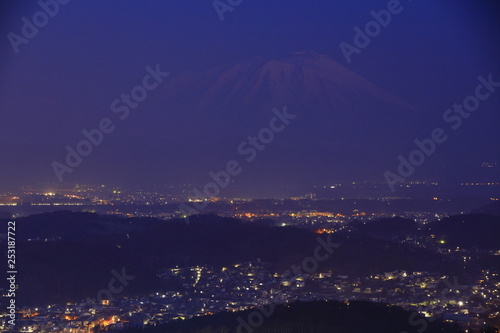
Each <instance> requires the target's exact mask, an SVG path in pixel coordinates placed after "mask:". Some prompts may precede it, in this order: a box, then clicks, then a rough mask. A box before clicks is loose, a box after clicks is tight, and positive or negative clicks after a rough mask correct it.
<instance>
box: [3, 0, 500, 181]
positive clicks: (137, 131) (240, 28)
mask: <svg viewBox="0 0 500 333" xmlns="http://www.w3.org/2000/svg"><path fill="white" fill-rule="evenodd" d="M401 4H402V5H403V7H404V10H403V11H402V12H401V13H400V14H398V15H396V16H394V17H393V18H392V22H391V24H390V25H389V26H388V27H387V28H384V29H383V30H382V32H381V33H380V35H379V36H377V37H375V38H374V40H373V41H372V42H371V44H370V45H369V46H368V47H367V48H365V49H363V50H362V52H361V54H359V55H354V56H353V62H352V63H351V64H347V63H346V62H345V60H344V59H343V56H342V54H341V51H340V49H339V43H340V42H342V41H345V42H349V43H352V39H353V36H354V31H353V28H354V26H357V25H358V26H363V25H364V24H366V23H367V22H368V21H370V20H372V17H371V16H370V14H369V12H370V11H371V10H377V11H378V10H381V9H384V8H385V7H386V5H387V1H385V0H383V1H380V0H375V1H374V0H370V1H324V0H316V1H294V0H276V1H264V0H252V1H250V0H245V1H243V2H242V4H241V5H239V6H237V7H236V8H235V10H234V11H233V12H228V13H226V14H225V20H224V22H221V21H220V20H219V18H218V16H217V14H216V12H215V10H214V8H213V6H212V2H211V1H209V0H203V1H201V0H193V1H170V0H168V1H159V0H158V1H123V0H120V1H119V0H116V1H97V0H85V1H81V0H80V1H78V0H72V1H70V2H69V3H68V4H66V5H61V7H60V8H59V13H58V14H57V15H56V16H55V17H53V18H50V19H49V23H48V24H47V25H46V26H45V27H42V28H40V29H39V32H38V34H37V35H36V36H35V37H34V38H33V39H31V40H30V41H29V43H28V44H21V45H20V47H19V48H20V52H19V53H18V54H15V53H14V52H13V49H12V47H11V45H10V43H9V41H8V39H7V37H6V36H7V34H8V33H9V32H15V33H18V34H19V33H20V30H21V24H22V22H21V18H22V17H23V16H26V17H28V18H30V19H31V17H32V15H33V14H34V13H35V12H36V11H38V10H39V7H38V5H37V4H36V2H35V1H22V2H18V1H4V2H3V3H2V5H1V7H2V8H1V14H0V15H1V16H0V18H1V20H0V35H1V36H2V38H1V42H0V45H1V46H0V60H1V61H0V117H1V118H0V119H1V121H0V147H1V151H2V160H0V171H1V172H0V186H2V185H4V186H12V185H23V184H26V183H37V182H54V181H56V179H55V177H54V174H53V172H52V169H51V167H50V163H51V162H52V161H53V160H55V159H62V158H63V157H64V147H65V145H67V144H70V145H74V144H75V143H76V142H78V140H80V139H81V134H80V131H81V130H82V129H83V128H86V127H95V124H97V123H98V121H99V120H100V119H101V118H102V117H105V116H106V115H108V114H109V113H110V110H109V104H110V102H111V101H112V100H114V99H115V98H116V97H118V96H119V95H120V94H121V93H122V92H128V91H130V89H131V88H132V87H133V86H135V85H137V83H139V82H140V80H141V78H142V77H143V76H144V73H145V72H144V67H145V66H147V65H151V66H154V65H155V64H161V68H162V69H163V70H165V71H168V72H171V73H172V75H175V74H178V73H182V72H185V71H188V70H202V69H206V68H210V67H212V66H215V65H219V64H223V63H229V62H238V61H242V60H244V59H246V58H249V57H253V56H260V57H264V58H273V57H278V56H281V55H284V54H287V53H289V52H293V51H299V50H314V51H316V52H319V53H322V54H326V55H329V56H331V57H332V58H334V59H335V60H337V61H338V62H339V63H340V64H342V65H344V66H346V67H347V68H349V69H350V70H352V71H353V72H355V73H358V74H360V75H361V76H363V77H365V78H367V79H368V80H370V81H372V82H374V83H376V84H377V85H379V86H381V87H382V88H384V89H386V90H388V91H390V92H391V93H393V94H394V95H396V96H399V97H400V98H402V99H405V100H406V101H408V102H409V103H410V104H412V105H414V106H415V107H417V108H418V109H419V110H421V112H422V120H423V124H424V125H423V126H422V128H421V133H422V136H424V135H427V133H428V132H429V131H430V130H431V129H432V128H434V127H435V126H437V125H438V124H440V122H442V120H441V115H442V113H443V112H444V110H445V109H446V108H448V107H449V106H451V105H452V104H453V103H455V102H461V101H462V100H463V98H464V97H465V96H467V95H469V94H470V93H471V92H472V91H473V89H474V88H475V86H476V77H477V76H478V75H480V74H482V75H487V74H489V73H493V76H494V77H497V78H499V80H500V66H499V62H498V54H499V51H500V43H499V38H498V30H499V29H498V26H499V24H498V23H497V21H498V16H499V15H498V14H499V11H498V8H497V7H496V5H495V1H451V0H450V1H444V0H443V1H431V0H418V1H415V0H414V1H408V0H403V1H402V2H401ZM499 100H500V92H499V93H498V94H497V95H494V96H493V97H492V98H491V99H490V100H488V101H486V102H485V103H484V105H482V106H481V109H480V111H478V112H481V113H478V116H477V117H473V118H471V119H470V121H469V122H468V123H467V126H464V128H463V129H461V130H460V132H459V133H457V135H456V137H455V138H453V141H450V142H447V143H446V145H447V146H446V148H443V149H446V150H449V152H455V155H454V156H455V158H458V157H459V156H461V155H465V156H463V158H464V159H466V158H467V154H470V152H475V153H477V154H478V155H479V156H476V157H475V158H478V159H479V158H480V157H481V156H484V158H485V159H486V160H494V159H495V158H497V160H498V155H499V153H500V149H498V139H499V137H498V135H497V134H495V132H496V129H497V128H498V124H499V121H498V120H499V113H498V105H499ZM160 103H161V98H159V96H155V92H152V93H151V94H150V96H149V97H148V99H147V100H146V101H145V102H144V103H143V104H141V106H140V107H139V109H137V111H135V113H136V114H135V115H133V117H137V118H133V117H132V116H131V118H130V120H129V121H126V122H123V123H120V124H119V128H117V130H116V132H115V133H113V134H111V136H110V137H109V140H106V142H105V144H103V145H102V146H100V147H98V148H97V149H96V151H95V152H94V153H93V154H92V155H91V156H89V157H88V160H87V161H85V162H84V164H82V165H81V166H80V167H79V168H78V169H77V170H75V172H74V173H73V174H72V175H71V176H70V177H68V181H70V182H76V181H88V182H106V181H110V182H114V183H122V182H123V183H125V182H130V183H141V182H167V183H168V182H174V181H177V182H179V181H199V182H201V184H203V182H204V180H203V179H204V178H203V177H206V173H207V172H208V171H210V168H216V167H217V165H224V163H225V162H226V161H227V160H229V159H231V158H232V157H231V156H228V155H227V154H228V152H229V153H230V152H231V149H233V148H234V146H235V144H237V143H238V142H239V141H241V140H242V139H244V138H245V136H246V134H247V133H244V134H242V137H241V139H239V141H238V139H237V138H235V139H234V140H236V141H231V142H229V143H228V148H224V149H216V148H213V150H210V149H208V151H206V149H205V151H204V152H202V153H199V154H197V151H196V149H194V150H193V152H192V153H186V154H177V153H176V154H177V155H176V154H174V156H178V158H179V159H182V161H176V160H172V156H170V155H168V154H166V153H164V152H162V151H158V149H157V147H153V146H154V143H151V142H149V143H151V145H152V147H153V148H151V147H149V148H148V149H149V150H148V149H145V150H146V151H148V152H151V154H156V155H157V156H156V157H153V156H151V160H146V159H145V158H144V157H141V158H137V156H128V155H127V152H129V151H134V149H138V150H141V149H142V148H141V145H143V144H146V145H147V144H148V141H147V140H148V139H147V138H148V135H149V134H150V133H151V132H155V131H162V130H163V128H164V127H163V124H157V125H156V127H153V128H151V127H147V126H146V125H145V124H144V123H141V122H140V121H139V120H140V119H139V117H141V116H142V115H147V112H148V111H150V112H157V111H158V109H159V108H161V104H160ZM175 117H179V118H182V117H183V114H178V115H174V118H175ZM193 121H196V120H193ZM222 125H223V124H222ZM253 130H254V128H252V129H250V128H249V132H251V131H253ZM300 135H303V136H307V135H308V134H307V133H300ZM382 135H383V134H382ZM141 138H144V140H145V141H144V142H142V141H141ZM221 139H223V138H221ZM120 143H122V145H121V144H120ZM281 144H285V143H284V142H282V143H281ZM411 144H412V143H411V142H408V149H409V150H411V149H412V148H411V147H412V146H411ZM124 145H127V146H124ZM134 145H136V146H137V147H134ZM129 148H130V150H129ZM163 148H165V149H166V150H169V151H176V149H179V148H178V147H177V148H176V147H163ZM186 149H187V150H189V149H190V148H189V147H184V148H182V149H181V150H183V151H185V150H186ZM233 152H234V149H233ZM401 153H404V151H403V152H401ZM203 154H206V155H207V156H210V158H207V160H206V163H208V166H206V165H203V164H204V161H205V159H201V160H200V156H205V155H203ZM269 154H272V151H271V152H270V153H269ZM481 154H482V155H481ZM167 155H168V161H166V160H164V159H162V157H161V156H167ZM443 156H444V155H443ZM446 156H448V155H446ZM165 158H167V157H165ZM383 158H386V159H388V160H389V159H392V160H393V161H388V162H387V168H391V167H393V166H394V164H395V158H396V156H394V155H393V154H392V155H388V156H384V157H383ZM158 161H160V162H158ZM456 161H459V159H457V160H454V161H453V163H456ZM498 162H500V161H498ZM210 163H213V164H210ZM259 163H264V164H265V163H266V162H265V156H264V157H263V158H262V161H259ZM433 163H436V164H433ZM437 163H440V162H438V159H436V160H435V161H434V162H433V161H429V162H428V164H427V166H426V168H428V169H429V171H428V173H426V174H425V175H424V174H422V175H420V176H421V177H431V176H432V169H433V168H434V169H436V168H438V167H439V164H437ZM176 165H182V167H179V166H176ZM186 165H189V166H190V167H189V168H187V169H186V168H185V166H186ZM179 168H181V169H186V170H189V172H188V174H189V175H188V176H187V175H186V174H185V173H179V174H178V173H177V172H178V171H179V170H178V169H179ZM252 168H254V169H255V170H254V172H256V173H257V174H255V173H254V174H252V173H251V172H248V173H246V174H245V178H247V180H248V181H253V180H255V178H256V177H260V176H259V171H258V165H257V164H256V165H255V166H252ZM457 168H458V169H460V166H459V165H457ZM249 170H250V169H249ZM497 170H498V169H497ZM377 172H378V171H377ZM378 174H380V172H378ZM465 174H466V171H464V172H463V173H462V175H461V176H458V178H456V179H454V180H453V181H457V180H459V179H464V177H463V176H464V175H465ZM441 176H442V175H441ZM489 176H490V175H488V177H489ZM492 176H495V175H492ZM496 176H498V171H496ZM263 177H264V178H266V176H263ZM267 177H268V178H269V179H271V178H273V177H274V175H273V174H272V173H269V174H268V175H267ZM460 177H462V178H460ZM333 178H334V177H331V176H329V175H323V176H322V177H319V178H318V179H317V181H318V182H321V181H325V182H326V181H328V180H330V179H331V180H334V179H333ZM351 178H353V179H354V178H356V177H355V175H352V177H351ZM478 178H481V177H478ZM346 180H349V179H346ZM372 180H375V179H372ZM281 181H286V180H281ZM294 181H295V180H294V179H290V182H291V183H293V182H294Z"/></svg>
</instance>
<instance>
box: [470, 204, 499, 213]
mask: <svg viewBox="0 0 500 333" xmlns="http://www.w3.org/2000/svg"><path fill="white" fill-rule="evenodd" d="M472 213H473V214H489V215H496V216H500V201H493V202H490V203H489V204H487V205H486V206H484V207H481V208H477V209H474V210H473V211H472Z"/></svg>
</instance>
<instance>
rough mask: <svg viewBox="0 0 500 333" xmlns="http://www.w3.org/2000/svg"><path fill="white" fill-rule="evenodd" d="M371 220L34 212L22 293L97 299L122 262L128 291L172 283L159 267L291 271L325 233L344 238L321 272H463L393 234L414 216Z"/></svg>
mask: <svg viewBox="0 0 500 333" xmlns="http://www.w3.org/2000/svg"><path fill="white" fill-rule="evenodd" d="M371 223H373V225H372V224H371ZM371 223H370V224H366V225H363V226H362V227H361V229H360V230H357V231H354V232H340V233H336V234H332V235H318V234H315V233H312V232H309V231H307V230H303V229H298V228H292V227H286V228H282V227H270V226H266V225H258V224H255V223H243V222H242V221H239V220H236V219H230V218H222V217H218V216H215V215H203V216H195V217H192V218H191V222H190V223H189V224H187V223H185V221H183V220H170V221H159V220H154V219H124V218H117V217H110V216H100V215H97V214H88V213H70V212H58V213H51V214H40V215H34V216H30V217H27V218H24V219H20V220H19V222H18V223H17V233H18V234H19V235H21V238H20V239H28V238H32V239H33V238H36V236H37V235H39V234H42V237H40V240H37V241H33V240H32V241H19V242H18V244H17V252H18V261H19V262H20V263H22V267H23V269H22V271H21V272H20V273H19V283H20V285H23V288H20V289H19V292H18V299H19V301H20V302H22V303H23V304H26V305H28V304H41V303H43V304H45V303H55V302H61V301H69V300H79V299H83V298H86V297H95V296H96V293H97V292H98V291H99V290H101V289H103V288H107V283H108V282H109V280H110V279H111V278H112V277H113V275H112V274H111V271H112V270H113V269H115V270H117V271H120V270H121V269H122V267H125V269H126V272H127V274H129V275H134V276H137V278H136V279H135V280H134V281H133V283H131V284H130V286H129V287H127V288H126V289H125V291H124V292H123V294H122V295H123V296H125V295H140V294H144V293H149V292H152V291H154V290H157V289H158V288H167V287H168V286H166V285H165V283H166V282H165V281H163V280H160V278H159V277H158V276H157V273H158V272H159V271H161V270H163V269H166V268H169V267H173V266H176V265H178V266H181V267H186V266H193V265H207V264H208V265H213V266H216V267H220V266H226V265H230V264H235V263H241V262H243V261H251V260H256V259H257V258H260V259H261V260H262V261H264V262H267V263H270V264H271V265H272V267H273V269H275V270H276V271H285V270H287V269H289V268H290V267H291V266H293V265H297V263H300V262H302V260H303V259H304V258H306V257H309V256H312V255H313V253H314V249H315V248H316V246H318V238H321V239H322V240H323V241H324V242H327V243H328V242H332V243H338V244H340V246H339V247H338V248H336V249H335V251H334V253H333V254H332V255H331V256H330V257H329V258H328V259H327V260H325V261H323V262H321V263H320V266H319V269H320V270H322V271H329V270H330V271H332V270H333V271H335V272H336V274H344V275H350V276H367V275H371V274H374V273H382V272H387V271H394V270H398V269H404V270H409V271H434V272H443V273H446V274H453V275H457V274H458V273H459V272H460V271H461V269H460V265H459V264H458V263H456V262H454V261H452V260H450V259H449V258H448V257H445V256H444V255H441V254H438V253H436V252H435V251H434V252H433V251H431V250H428V249H424V248H422V247H418V246H413V245H410V244H406V243H401V242H399V241H397V240H392V239H391V238H392V236H391V234H390V232H391V231H390V229H391V228H394V232H395V233H396V234H398V233H400V232H403V231H404V232H407V231H410V230H412V229H413V228H414V227H413V225H412V223H411V221H410V222H408V221H405V220H401V219H396V220H394V221H392V220H390V219H389V220H385V221H381V222H371ZM87 225H88V226H89V227H88V228H87ZM379 226H384V228H386V229H387V232H388V233H389V234H388V235H387V236H388V237H387V238H385V239H384V238H381V237H378V236H377V235H375V236H374V233H373V232H372V231H373V230H375V229H377V228H378V227H379ZM363 229H366V230H363ZM368 231H369V232H368ZM58 237H61V240H59V239H58ZM45 238H47V239H48V241H45ZM51 239H52V241H51ZM54 239H55V240H54ZM328 239H330V240H328ZM1 265H5V263H3V262H2V264H1Z"/></svg>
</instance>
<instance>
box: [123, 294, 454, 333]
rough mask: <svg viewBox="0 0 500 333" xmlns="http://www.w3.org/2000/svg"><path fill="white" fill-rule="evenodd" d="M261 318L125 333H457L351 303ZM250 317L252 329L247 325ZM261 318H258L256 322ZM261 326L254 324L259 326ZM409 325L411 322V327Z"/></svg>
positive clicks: (212, 319)
mask: <svg viewBox="0 0 500 333" xmlns="http://www.w3.org/2000/svg"><path fill="white" fill-rule="evenodd" d="M263 310H265V311H267V312H266V313H270V316H268V317H266V316H264V315H263V314H262V313H261V312H260V311H259V310H258V309H252V310H246V311H242V312H236V313H220V314H216V315H213V316H204V317H197V318H193V319H190V320H184V321H176V322H173V323H169V324H165V325H159V326H156V327H149V328H146V329H140V330H139V329H129V330H125V331H124V332H125V333H136V332H137V333H139V332H141V333H180V332H182V333H195V332H204V333H212V332H213V333H215V332H217V333H219V332H238V333H240V332H241V333H251V332H255V333H274V332H276V333H278V332H279V333H302V332H314V333H332V332H339V333H340V332H341V333H359V332H371V333H379V332H380V333H401V332H404V331H406V332H408V333H413V332H415V333H416V332H419V333H420V332H423V331H424V330H425V332H428V333H435V332H436V333H437V332H440V333H458V332H462V331H461V330H460V329H459V328H458V327H457V326H455V325H451V324H448V323H443V322H441V321H439V320H436V321H433V322H431V321H429V320H427V319H424V318H423V317H421V316H416V315H414V314H412V313H411V312H409V311H405V310H403V309H401V308H399V307H394V306H389V305H386V304H382V303H371V302H362V301H351V302H348V303H344V302H337V301H317V302H307V303H303V302H295V303H291V304H289V305H277V306H274V307H270V306H266V307H264V308H263ZM248 318H252V319H253V320H252V323H256V324H254V325H252V326H250V324H249V323H248ZM260 318H262V319H260ZM410 318H412V319H411V320H410ZM259 321H261V322H262V323H261V325H257V324H260V322H259ZM410 323H413V325H411V324H410Z"/></svg>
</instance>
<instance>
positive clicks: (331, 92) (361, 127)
mask: <svg viewBox="0 0 500 333" xmlns="http://www.w3.org/2000/svg"><path fill="white" fill-rule="evenodd" d="M155 93H156V92H155ZM159 94H160V96H159V97H158V98H159V99H160V101H161V102H160V103H159V104H160V105H162V107H161V108H160V107H159V108H157V109H156V110H149V111H148V114H147V117H144V118H142V119H141V120H140V121H141V122H145V123H147V124H145V125H144V126H151V127H153V124H158V123H161V124H164V128H165V130H164V131H161V132H155V133H150V135H151V138H150V140H153V142H155V143H156V144H157V147H156V148H155V149H154V150H151V151H150V152H149V154H156V155H157V154H158V151H159V150H162V151H164V152H165V154H169V155H170V156H172V157H175V158H179V159H186V158H192V157H193V156H194V154H196V156H197V158H198V160H199V162H200V163H203V164H207V165H211V164H214V165H217V164H220V163H223V162H224V163H225V161H222V162H221V161H220V160H218V159H216V157H214V156H212V155H218V156H220V154H221V153H223V154H225V155H227V156H228V160H229V159H232V158H234V155H237V154H238V153H237V147H238V145H239V144H240V143H241V142H242V141H244V140H246V139H247V137H248V136H249V135H253V136H256V135H257V134H258V132H259V131H260V130H261V129H263V128H265V127H268V126H269V122H270V120H271V118H272V117H273V116H274V114H273V112H272V109H273V108H277V109H278V110H282V109H283V108H284V107H285V106H286V107H287V110H288V113H290V114H293V115H296V117H295V118H294V119H293V120H291V121H290V124H289V125H287V127H286V128H285V129H284V130H283V131H281V132H279V133H275V134H274V140H271V141H272V142H271V143H269V148H267V147H266V151H265V152H263V153H262V154H263V155H266V157H265V161H266V163H265V164H260V165H258V166H257V165H256V166H254V165H252V166H251V167H250V169H249V170H251V174H250V173H248V174H246V173H245V175H244V176H243V178H245V177H247V176H248V177H250V176H251V175H255V174H259V175H260V177H259V179H258V181H257V182H255V181H250V182H251V185H252V186H256V187H258V186H268V188H274V189H275V188H276V186H277V185H278V184H280V183H283V182H285V181H286V182H290V181H291V180H296V181H297V182H302V183H304V184H310V183H311V182H318V181H321V182H324V178H329V179H339V180H340V179H346V178H348V179H353V178H357V179H360V178H361V179H366V178H371V179H377V180H381V181H384V178H383V176H382V174H383V172H384V171H386V170H387V168H388V167H389V166H390V167H392V166H393V164H395V163H396V157H397V156H398V155H399V154H401V153H402V152H404V151H406V150H407V149H408V148H407V147H408V145H409V144H412V142H413V140H414V139H415V137H417V134H418V135H422V132H416V127H418V126H416V124H417V123H418V121H419V116H420V113H419V112H418V111H417V110H416V109H415V108H413V107H412V106H411V105H409V104H408V103H406V102H405V101H403V100H401V99H399V98H398V97H396V96H393V95H392V94H391V93H389V92H387V91H385V90H384V89H382V88H380V87H378V86H377V85H375V84H373V83H371V82H369V81H368V80H367V79H365V78H363V77H362V76H360V75H358V74H356V73H354V72H352V71H350V70H349V69H347V68H346V67H344V66H342V65H340V64H339V63H337V62H336V61H335V60H333V59H332V58H330V57H328V56H326V55H321V54H318V53H315V52H311V51H306V52H295V53H291V54H288V55H285V56H283V57H278V58H274V59H263V58H259V57H254V58H249V59H246V60H243V61H241V62H237V63H231V64H222V65H219V66H215V67H213V68H208V69H205V70H201V71H196V72H195V71H190V72H186V73H182V74H179V75H172V76H171V77H168V78H166V80H165V82H164V83H162V86H161V88H160V92H159ZM155 98H156V97H155ZM179 115H181V116H179ZM148 124H149V125H148ZM304 133H307V134H306V135H304ZM131 135H133V134H131ZM143 139H144V138H137V142H139V141H140V140H143ZM137 144H138V143H137ZM166 147H168V148H166ZM174 151H175V153H174ZM187 151H189V152H187ZM267 151H272V153H267ZM215 152H217V154H214V153H215ZM311 161H314V164H311ZM368 164H369V165H370V168H367V167H366V165H368ZM169 165H170V164H169ZM192 167H193V166H189V165H187V166H184V169H185V170H187V169H190V168H192ZM193 168H194V167H193ZM277 170H279V172H277ZM207 172H208V171H207ZM324 175H327V176H324ZM328 175H331V176H328ZM319 177H322V178H323V179H321V180H319ZM253 178H255V177H253ZM254 180H255V179H254ZM242 188H247V189H248V188H251V186H246V187H245V186H242ZM270 194H272V195H274V194H276V193H272V192H271V193H270Z"/></svg>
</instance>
